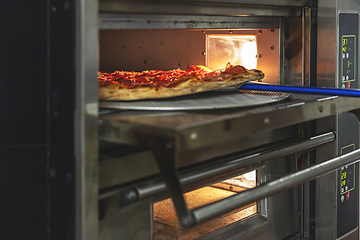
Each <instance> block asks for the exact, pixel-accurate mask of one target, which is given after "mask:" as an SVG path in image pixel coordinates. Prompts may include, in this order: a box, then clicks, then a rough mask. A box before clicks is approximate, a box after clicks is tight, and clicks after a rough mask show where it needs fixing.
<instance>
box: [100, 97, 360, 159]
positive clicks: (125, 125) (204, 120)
mask: <svg viewBox="0 0 360 240" xmlns="http://www.w3.org/2000/svg"><path fill="white" fill-rule="evenodd" d="M358 108H360V98H350V97H338V96H330V97H328V96H327V97H325V96H314V95H303V94H292V95H291V96H290V98H289V99H288V100H286V101H284V102H280V103H275V104H268V105H264V106H261V107H257V108H246V109H236V110H224V111H203V112H201V111H198V112H197V111H183V112H164V111H161V112H157V111H124V112H118V113H114V114H108V115H104V116H101V118H100V126H101V128H100V129H101V130H100V139H101V140H104V141H109V142H114V143H120V144H131V145H139V146H140V145H143V144H144V141H145V140H147V138H148V137H149V136H163V137H165V138H167V137H169V138H173V139H175V142H176V148H177V150H178V151H180V152H183V151H190V150H194V149H199V148H203V147H206V146H209V145H217V144H221V143H224V142H228V143H229V142H232V141H235V140H238V139H241V138H244V137H252V136H256V134H258V133H261V132H265V131H271V130H274V129H280V128H283V127H288V126H291V125H295V124H298V123H302V122H307V121H311V120H314V119H320V118H324V117H328V116H331V115H335V114H337V113H342V112H348V111H352V110H356V109H358ZM230 151H231V150H230Z"/></svg>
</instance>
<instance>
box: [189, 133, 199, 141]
mask: <svg viewBox="0 0 360 240" xmlns="http://www.w3.org/2000/svg"><path fill="white" fill-rule="evenodd" d="M197 138H198V134H197V132H193V133H191V134H190V139H191V140H196V139H197Z"/></svg>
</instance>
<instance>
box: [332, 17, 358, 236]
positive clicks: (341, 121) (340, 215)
mask: <svg viewBox="0 0 360 240" xmlns="http://www.w3.org/2000/svg"><path fill="white" fill-rule="evenodd" d="M358 22H359V14H358V13H340V14H339V39H338V42H339V45H338V48H339V60H338V62H339V64H338V66H339V69H338V72H339V80H338V81H339V82H338V86H339V87H341V88H356V89H357V88H358V86H359V85H358V77H357V76H358V60H357V59H358V50H357V48H358V27H359V24H358ZM358 133H359V120H358V119H357V117H356V116H355V115H354V114H352V113H342V114H339V115H338V133H337V134H338V136H337V139H338V153H339V155H344V154H347V153H350V152H352V151H354V150H355V149H358V148H359V134H358ZM358 169H359V164H349V165H346V166H343V167H341V169H339V170H338V172H337V176H338V177H337V179H338V180H337V183H336V184H337V234H336V235H337V238H341V237H342V236H344V235H346V234H348V233H349V232H351V231H352V230H354V229H356V228H357V226H358V207H359V206H358V195H359V190H358V186H357V182H358V181H359V180H358V179H359V177H358Z"/></svg>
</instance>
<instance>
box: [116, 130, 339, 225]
mask: <svg viewBox="0 0 360 240" xmlns="http://www.w3.org/2000/svg"><path fill="white" fill-rule="evenodd" d="M334 139H335V134H334V133H333V132H329V133H325V134H322V135H318V136H315V137H312V138H309V139H305V140H301V141H299V140H297V141H296V142H295V143H294V142H291V143H286V144H280V145H276V146H274V145H272V146H271V147H269V148H266V149H264V150H262V151H260V152H258V151H257V152H251V153H248V154H247V155H242V156H234V157H232V158H228V159H223V160H221V161H219V162H218V163H216V164H210V165H208V166H201V167H200V168H199V169H191V171H189V172H186V173H183V174H181V175H180V176H179V178H178V180H177V181H178V185H179V186H180V184H181V185H182V186H184V188H185V189H186V190H191V189H194V188H197V187H199V186H200V187H201V186H205V185H208V184H211V183H214V182H218V181H221V180H224V179H227V178H230V177H233V176H236V175H239V174H242V173H245V172H247V171H249V169H250V168H254V167H256V166H259V164H263V163H264V162H266V161H269V160H271V159H275V158H278V157H281V156H285V155H288V154H292V153H296V152H300V151H304V150H310V149H311V148H313V147H316V146H319V145H322V144H325V143H328V142H331V141H333V140H334ZM169 158H170V156H168V158H167V159H165V160H166V161H167V162H169ZM167 169H168V170H169V168H167ZM169 171H171V168H170V170H169ZM170 175H171V176H174V175H177V173H176V172H170ZM166 177H167V175H166V174H165V175H164V180H165V181H164V180H160V181H159V179H155V180H154V181H153V182H152V183H149V182H148V181H147V182H145V183H143V184H137V185H135V186H133V187H131V188H128V189H126V190H124V191H122V192H121V193H120V206H121V207H125V206H126V205H128V204H130V203H133V202H136V201H138V200H140V199H144V198H155V197H156V196H159V195H161V196H162V194H165V193H167V190H168V191H169V192H170V196H171V197H172V198H173V201H174V203H175V207H176V210H177V211H178V209H182V210H180V211H183V210H184V209H186V211H183V212H180V213H179V212H178V216H179V222H180V223H181V224H182V225H183V226H184V227H193V226H195V224H196V221H197V220H196V221H195V218H194V216H195V215H194V214H197V212H196V211H195V212H191V211H189V210H188V209H187V207H186V204H185V203H182V201H179V199H178V197H179V196H180V195H181V196H182V191H181V188H180V187H179V189H174V187H173V188H169V185H168V187H167V184H168V181H169V179H166ZM173 180H174V179H172V180H170V181H173ZM170 186H174V184H172V185H170ZM174 191H176V194H174V193H173V192H174ZM180 200H181V198H180ZM179 204H180V208H179V206H177V205H179ZM199 211H200V215H201V209H199ZM196 216H197V215H196ZM183 218H185V221H184V219H183ZM189 219H191V221H190V222H189V221H188V220H189ZM183 223H185V224H183ZM186 223H187V224H186Z"/></svg>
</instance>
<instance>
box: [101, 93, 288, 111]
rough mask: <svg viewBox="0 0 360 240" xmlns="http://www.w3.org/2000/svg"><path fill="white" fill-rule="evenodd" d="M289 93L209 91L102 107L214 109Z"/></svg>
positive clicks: (262, 101) (279, 98)
mask: <svg viewBox="0 0 360 240" xmlns="http://www.w3.org/2000/svg"><path fill="white" fill-rule="evenodd" d="M289 96H290V94H289V93H276V92H262V91H251V90H249V91H247V90H237V91H217V92H216V91H211V92H204V93H197V94H192V95H188V96H181V97H176V98H167V99H158V100H144V101H143V100H142V101H130V102H125V101H102V102H100V104H99V106H100V107H102V108H110V109H120V110H157V111H184V110H215V109H230V108H239V107H252V106H258V105H264V104H268V103H274V102H278V101H282V100H284V99H286V98H287V97H289Z"/></svg>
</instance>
